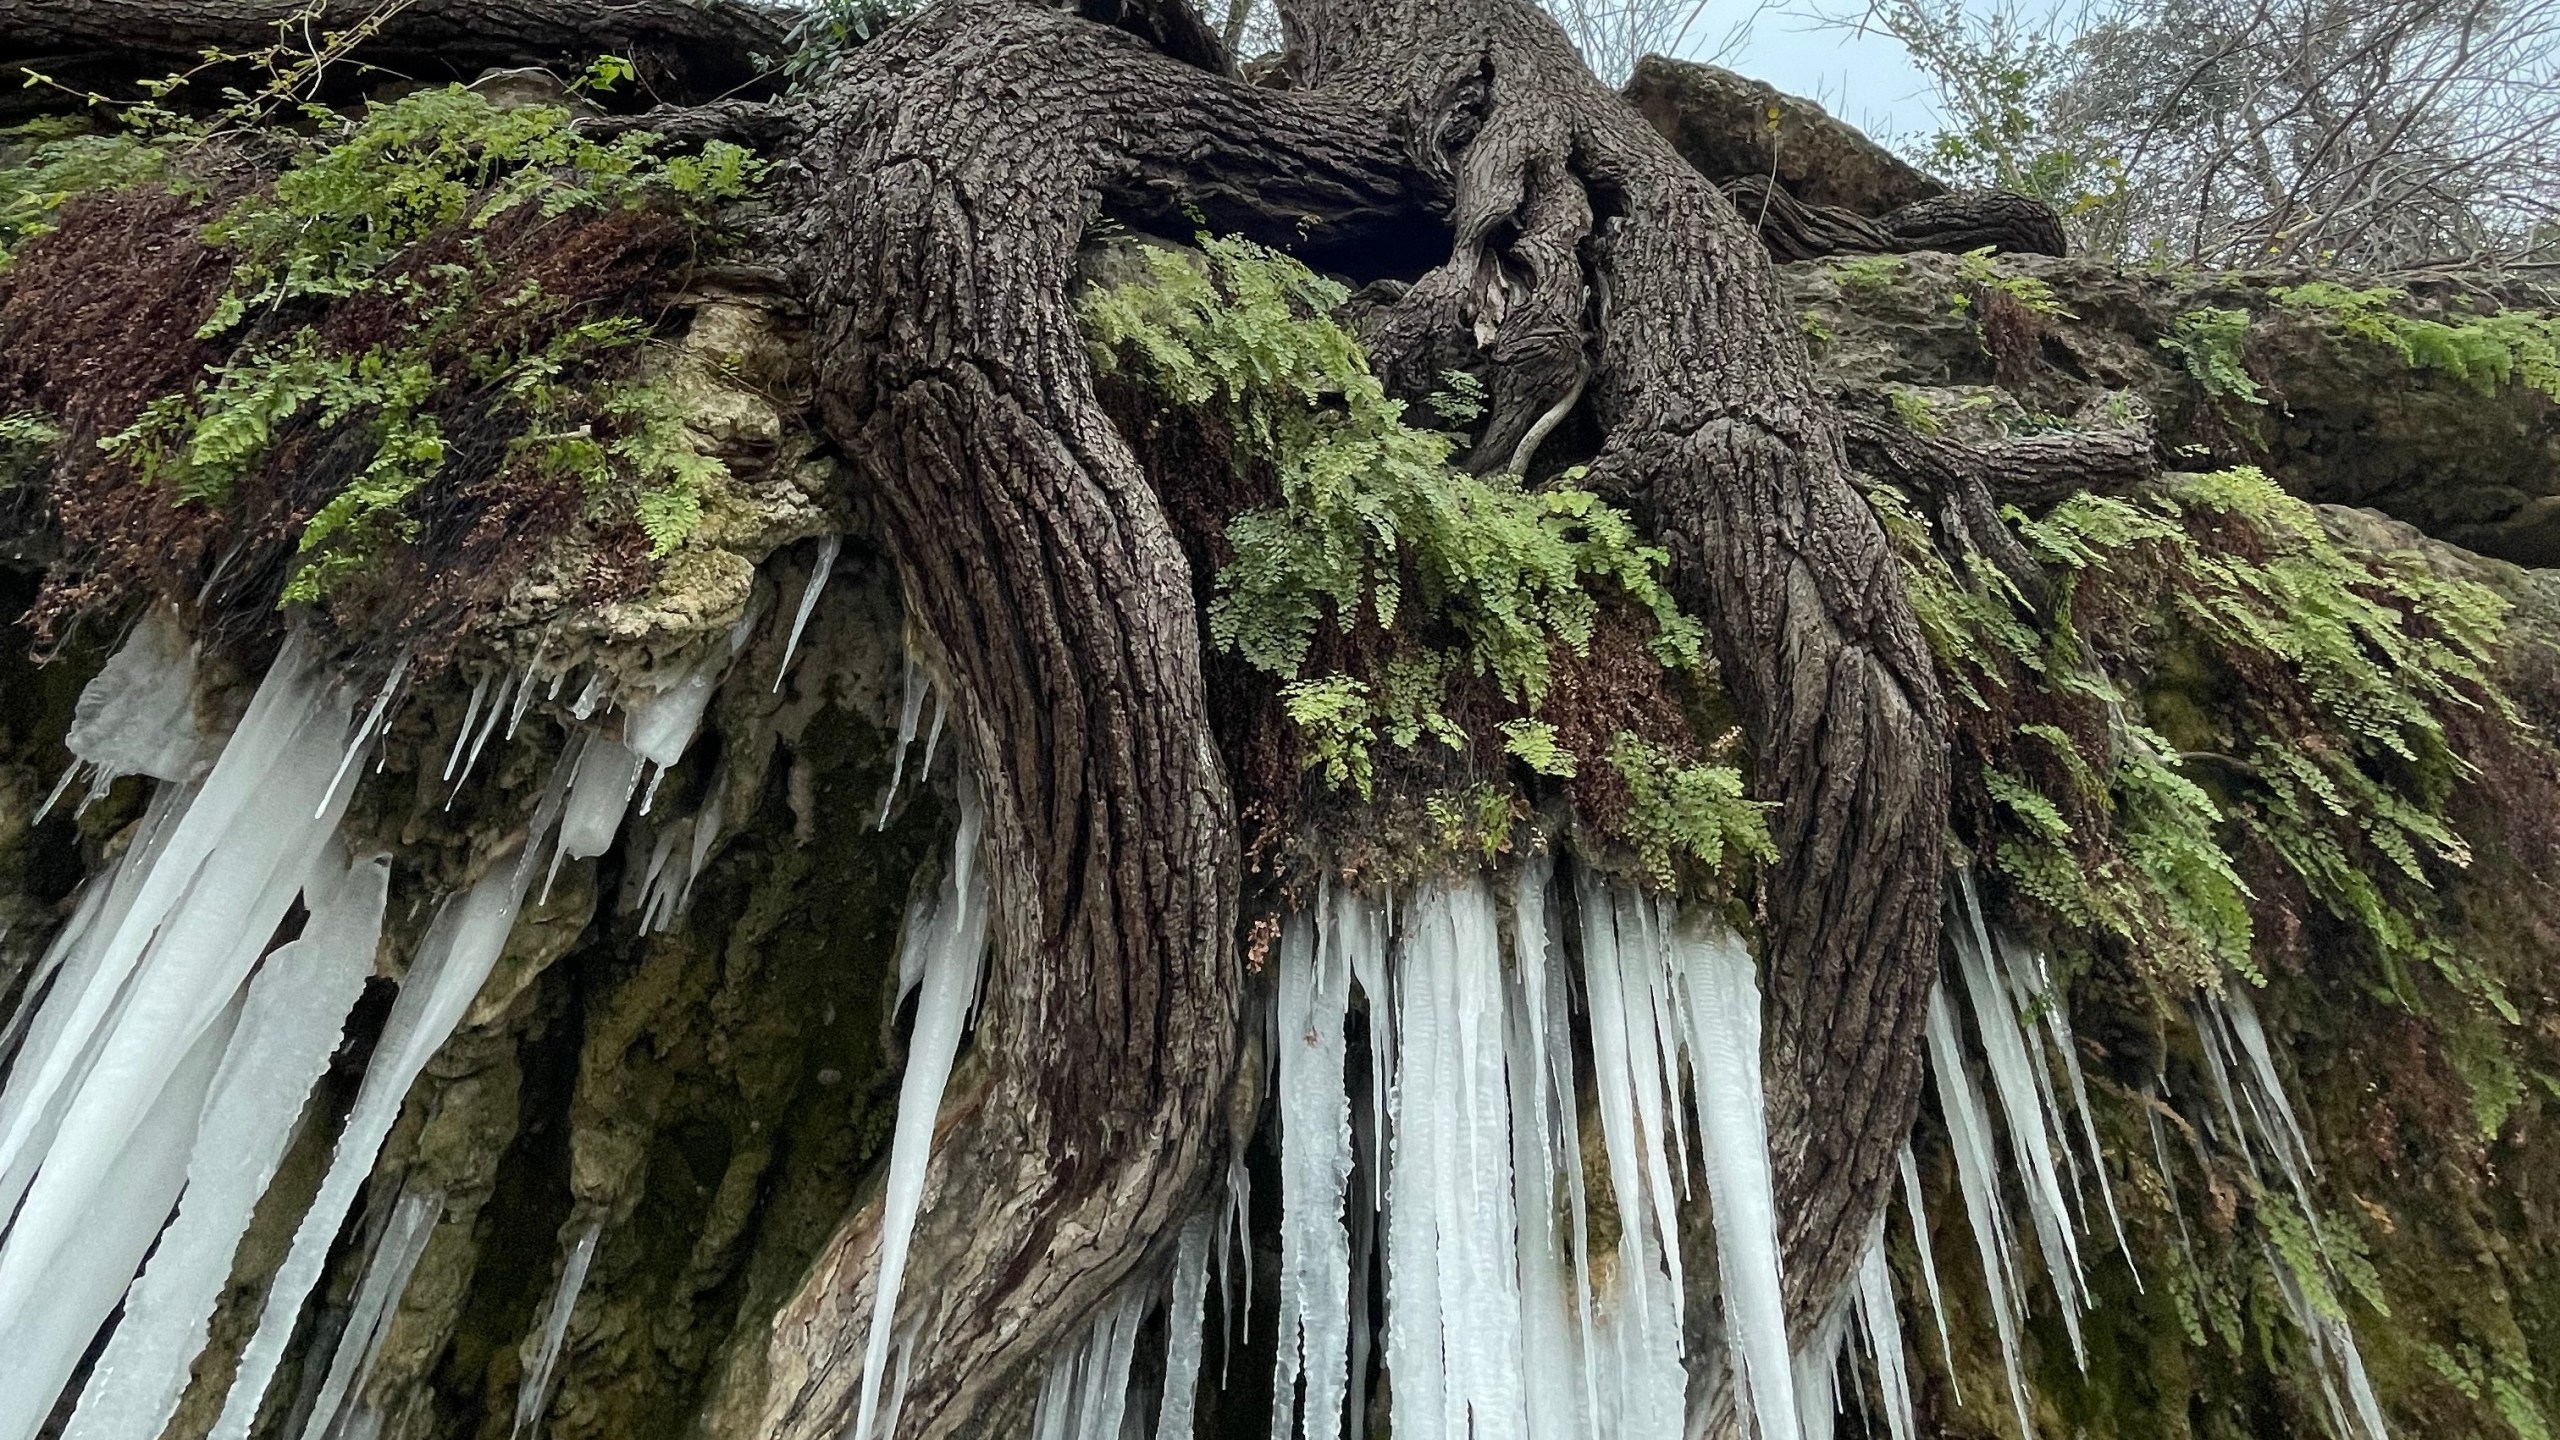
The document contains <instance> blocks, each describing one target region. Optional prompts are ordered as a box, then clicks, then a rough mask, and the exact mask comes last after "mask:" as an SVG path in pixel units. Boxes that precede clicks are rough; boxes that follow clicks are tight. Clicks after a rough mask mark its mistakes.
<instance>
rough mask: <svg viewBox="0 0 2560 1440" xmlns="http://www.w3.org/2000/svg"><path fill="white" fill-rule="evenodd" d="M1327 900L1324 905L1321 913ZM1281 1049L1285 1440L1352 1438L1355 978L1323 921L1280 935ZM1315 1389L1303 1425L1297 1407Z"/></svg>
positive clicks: (1280, 1378)
mask: <svg viewBox="0 0 2560 1440" xmlns="http://www.w3.org/2000/svg"><path fill="white" fill-rule="evenodd" d="M1325 900H1326V897H1323V896H1319V898H1318V900H1317V905H1318V907H1319V909H1321V908H1322V907H1323V906H1324V904H1325ZM1279 951H1280V953H1279V962H1278V975H1277V982H1278V983H1277V1003H1276V1005H1275V1006H1274V1008H1273V1018H1274V1025H1275V1032H1274V1040H1275V1046H1274V1050H1275V1053H1276V1056H1277V1059H1278V1065H1279V1084H1278V1089H1277V1094H1276V1100H1277V1104H1278V1115H1279V1125H1280V1154H1281V1166H1280V1328H1279V1338H1280V1343H1279V1346H1278V1360H1277V1368H1276V1370H1275V1371H1274V1374H1273V1380H1272V1391H1271V1393H1272V1395H1273V1397H1274V1399H1273V1403H1272V1418H1271V1428H1272V1435H1273V1437H1274V1440H1288V1436H1289V1435H1290V1434H1291V1433H1293V1431H1294V1433H1297V1434H1300V1435H1302V1436H1304V1437H1305V1440H1335V1437H1337V1436H1339V1435H1340V1434H1341V1425H1342V1413H1343V1401H1344V1396H1345V1393H1346V1391H1347V1389H1348V1386H1349V1375H1350V1351H1351V1316H1350V1312H1349V1306H1350V1294H1351V1242H1350V1236H1349V1234H1348V1233H1347V1232H1346V1231H1345V1230H1344V1228H1343V1202H1344V1196H1345V1191H1346V1190H1347V1188H1348V1186H1349V1183H1350V1178H1351V1096H1350V1091H1349V1089H1348V1087H1347V1084H1346V1081H1345V1078H1344V1061H1345V1052H1344V1039H1343V1025H1344V1019H1345V1017H1346V1015H1347V1014H1348V1012H1349V1009H1350V1005H1351V967H1350V964H1349V962H1348V957H1347V956H1345V955H1343V954H1342V953H1341V952H1340V950H1339V948H1338V946H1337V944H1336V943H1335V940H1334V935H1333V927H1331V926H1326V927H1324V928H1323V934H1322V938H1319V936H1318V926H1317V923H1316V919H1315V917H1314V916H1313V915H1310V914H1307V913H1304V912H1301V913H1300V914H1297V915H1295V916H1292V917H1291V918H1290V920H1289V922H1288V923H1287V925H1286V926H1285V927H1284V928H1283V929H1282V931H1281V935H1280V947H1279ZM1301 1378H1303V1379H1304V1381H1305V1385H1306V1388H1305V1394H1304V1401H1303V1405H1304V1411H1303V1417H1302V1419H1301V1424H1300V1425H1298V1426H1294V1427H1293V1426H1292V1424H1291V1421H1292V1419H1293V1418H1301V1417H1294V1416H1293V1413H1292V1412H1293V1409H1294V1408H1295V1407H1294V1406H1293V1403H1292V1397H1293V1396H1296V1395H1297V1394H1298V1384H1299V1381H1300V1380H1301Z"/></svg>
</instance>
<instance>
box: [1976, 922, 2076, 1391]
mask: <svg viewBox="0 0 2560 1440" xmlns="http://www.w3.org/2000/svg"><path fill="white" fill-rule="evenodd" d="M1948 931H1949V936H1950V939H1951V940H1952V941H1953V947H1952V948H1953V949H1954V950H1955V955H1956V975H1957V977H1958V979H1959V981H1960V982H1961V984H1962V986H1963V989H1964V993H1965V996H1966V998H1967V999H1968V1000H1970V1001H1971V1002H1972V1009H1973V1021H1974V1032H1975V1034H1977V1035H1978V1036H1979V1037H1980V1038H1981V1040H1982V1057H1983V1062H1984V1068H1985V1069H1987V1070H1988V1071H1989V1072H1990V1075H1991V1089H1992V1093H1993V1094H1994V1095H1996V1096H1997V1097H1998V1098H1999V1101H2000V1113H2001V1118H2003V1119H2005V1120H2006V1121H2008V1130H2009V1154H2010V1158H2011V1159H2013V1160H2015V1161H2016V1162H2017V1166H2018V1170H2019V1174H2020V1178H2021V1180H2022V1182H2023V1189H2024V1190H2025V1193H2026V1197H2027V1218H2028V1219H2029V1221H2030V1222H2032V1223H2033V1225H2034V1226H2035V1232H2036V1250H2037V1252H2038V1253H2039V1254H2041V1255H2042V1256H2043V1257H2044V1268H2045V1274H2046V1276H2047V1277H2049V1278H2050V1279H2051V1280H2052V1282H2053V1292H2054V1295H2055V1297H2056V1298H2057V1299H2059V1300H2060V1301H2061V1304H2060V1306H2059V1309H2060V1310H2061V1312H2062V1324H2063V1329H2064V1331H2065V1332H2066V1333H2067V1334H2068V1335H2069V1336H2070V1337H2071V1354H2072V1358H2073V1359H2075V1360H2077V1361H2078V1362H2079V1364H2080V1368H2081V1369H2083V1370H2086V1369H2087V1368H2088V1367H2089V1357H2088V1352H2087V1349H2086V1348H2085V1347H2084V1346H2083V1344H2082V1343H2081V1339H2080V1312H2081V1309H2082V1308H2083V1304H2084V1302H2083V1300H2082V1298H2081V1293H2080V1242H2079V1237H2078V1236H2077V1235H2076V1234H2075V1233H2074V1229H2073V1225H2072V1220H2071V1216H2070V1214H2069V1213H2068V1212H2067V1210H2066V1208H2065V1206H2066V1203H2067V1202H2066V1201H2065V1200H2064V1199H2063V1189H2062V1177H2061V1174H2060V1172H2059V1170H2058V1168H2057V1167H2056V1165H2055V1163H2054V1151H2055V1146H2054V1144H2053V1135H2054V1130H2055V1124H2054V1122H2055V1121H2056V1120H2057V1119H2058V1118H2059V1117H2057V1116H2055V1115H2054V1113H2053V1111H2054V1108H2055V1107H2054V1106H2053V1105H2052V1104H2051V1102H2050V1090H2049V1082H2048V1086H2047V1087H2040V1086H2039V1085H2038V1083H2037V1081H2038V1077H2040V1076H2043V1075H2044V1067H2043V1065H2042V1064H2041V1063H2040V1062H2039V1060H2038V1059H2037V1058H2036V1057H2035V1056H2034V1055H2032V1054H2030V1053H2029V1051H2028V1047H2027V1041H2028V1038H2029V1037H2028V1034H2027V1032H2026V1030H2025V1029H2024V1027H2023V1025H2022V1024H2021V1022H2020V1020H2019V1017H2018V1011H2017V1006H2016V1003H2015V1001H2014V1000H2013V999H2012V998H2011V996H2010V994H2009V992H2008V990H2007V988H2006V987H2005V986H2004V985H2003V984H2002V982H2001V981H2000V980H1999V979H1998V978H1996V977H1995V976H1994V975H1993V974H1992V970H1991V967H1992V965H1993V964H1994V963H1995V962H1994V960H1993V958H1992V956H1991V954H1990V953H1989V951H1988V949H1987V948H1986V947H1985V945H1984V943H1983V941H1982V940H1981V939H1979V938H1977V936H1976V935H1975V933H1974V932H1973V930H1972V927H1970V926H1967V925H1964V924H1961V923H1958V924H1952V925H1950V926H1948ZM1985 1128H1986V1131H1987V1129H1988V1127H1987V1126H1986V1127H1985ZM1995 1173H1996V1172H1995Z"/></svg>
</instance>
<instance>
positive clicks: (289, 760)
mask: <svg viewBox="0 0 2560 1440" xmlns="http://www.w3.org/2000/svg"><path fill="white" fill-rule="evenodd" d="M345 734H346V710H345V707H344V706H343V704H341V703H340V702H338V701H337V700H336V698H335V697H334V696H333V695H332V694H330V692H329V691H328V689H327V688H326V687H325V686H324V685H321V684H319V683H318V682H317V681H316V679H315V678H314V677H313V676H312V675H311V674H310V668H309V664H308V654H307V650H305V649H304V648H303V647H302V646H301V645H300V643H299V642H298V640H297V641H291V642H288V644H287V646H286V648H285V653H284V654H282V655H280V656H279V657H278V659H277V661H276V664H275V667H274V668H273V669H272V670H271V671H270V672H269V674H268V677H267V680H266V681H265V683H263V684H262V685H261V686H260V687H259V692H258V696H257V697H256V698H255V699H254V700H253V701H252V702H251V705H250V707H249V711H248V713H247V714H246V715H245V716H243V717H242V720H241V724H240V730H239V733H238V734H237V735H236V736H235V737H234V739H233V740H232V742H231V743H230V744H229V745H227V746H226V747H225V748H224V751H223V754H222V756H221V758H220V759H219V761H217V763H216V765H215V767H214V770H213V772H212V773H211V774H210V775H209V776H208V777H207V779H206V782H205V785H204V788H203V789H202V791H200V792H199V793H198V794H197V795H196V796H195V798H194V799H193V800H192V802H190V803H188V804H187V806H186V809H185V814H184V816H183V818H181V819H180V820H179V821H178V822H177V823H176V825H175V826H174V827H173V828H172V829H171V830H169V831H168V832H167V838H166V840H165V841H161V840H159V839H158V838H157V837H156V835H155V837H154V845H155V847H156V848H155V850H154V853H153V854H151V855H150V857H149V858H148V860H147V862H146V863H144V864H143V865H142V867H141V869H140V870H139V872H138V874H137V878H136V881H135V883H134V885H133V887H132V889H131V890H130V891H123V886H122V884H121V877H120V878H119V885H118V886H117V889H118V890H119V891H122V892H123V893H125V894H129V895H130V897H131V898H130V900H129V901H126V900H124V899H122V898H121V897H119V898H118V899H117V900H116V902H115V903H116V906H117V907H118V908H119V909H120V910H121V913H120V914H119V915H118V916H117V918H116V921H115V924H114V926H113V928H112V930H111V931H103V930H102V931H99V932H94V933H93V934H92V935H91V936H89V937H86V938H84V940H83V942H82V943H83V947H84V948H86V947H87V946H88V945H90V944H92V943H94V944H96V945H97V946H98V947H99V948H98V950H97V951H96V953H95V954H94V956H84V957H82V960H81V964H80V970H81V974H80V977H79V978H80V983H78V984H76V985H71V986H62V985H57V986H56V987H55V989H54V991H53V993H52V994H51V995H50V996H48V999H47V1003H46V1009H47V1011H48V1012H49V1013H48V1014H47V1015H46V1016H44V1017H42V1019H41V1026H42V1029H43V1030H44V1032H45V1033H44V1045H43V1047H42V1048H43V1053H42V1054H41V1055H34V1054H31V1055H29V1056H28V1057H26V1060H25V1062H23V1063H22V1064H21V1066H20V1068H19V1072H18V1073H17V1074H15V1075H13V1076H12V1077H11V1084H10V1087H9V1101H8V1109H9V1115H8V1120H7V1125H6V1133H5V1136H0V1212H5V1211H7V1210H8V1209H10V1208H12V1207H15V1209H16V1218H15V1221H14V1222H13V1225H12V1228H11V1229H10V1231H9V1234H8V1238H7V1240H6V1242H5V1244H0V1335H8V1334H12V1333H16V1332H17V1331H18V1330H19V1329H20V1328H22V1327H25V1326H29V1325H39V1326H50V1327H60V1326H68V1325H72V1324H75V1323H76V1322H75V1321H74V1319H73V1318H72V1317H74V1316H77V1315H80V1314H82V1313H83V1308H84V1307H86V1306H88V1305H90V1304H91V1303H92V1300H93V1299H96V1303H97V1310H96V1314H95V1315H94V1316H93V1317H91V1318H90V1320H89V1322H88V1323H89V1325H90V1327H91V1328H92V1329H94V1326H95V1323H96V1321H97V1320H100V1319H103V1318H104V1317H105V1315H106V1313H107V1311H108V1310H110V1309H112V1308H113V1305H114V1301H115V1297H116V1296H117V1295H119V1294H121V1293H122V1292H123V1290H124V1288H125V1286H126V1284H127V1283H128V1282H129V1281H131V1280H132V1278H133V1270H134V1267H135V1266H136V1265H138V1264H139V1262H140V1260H141V1258H142V1254H143V1251H144V1250H145V1249H147V1247H148V1246H149V1243H150V1241H151V1238H152V1237H153V1236H154V1235H155V1234H157V1233H158V1231H159V1229H160V1227H161V1225H162V1223H163V1222H164V1221H165V1220H166V1219H167V1218H168V1213H169V1210H168V1207H169V1204H170V1203H171V1202H172V1201H173V1200H174V1199H175V1198H176V1197H175V1190H174V1188H172V1189H171V1190H170V1191H169V1192H168V1193H166V1194H162V1195H160V1196H159V1198H158V1199H157V1201H156V1202H155V1201H151V1200H149V1199H148V1198H147V1197H148V1196H149V1195H150V1194H151V1193H152V1192H151V1191H150V1190H149V1189H148V1188H147V1187H143V1186H141V1185H140V1184H139V1182H127V1181H122V1180H119V1179H117V1178H116V1177H117V1175H118V1172H119V1171H125V1170H130V1169H131V1168H132V1167H133V1166H134V1165H136V1164H144V1163H147V1164H149V1165H152V1166H165V1167H167V1170H168V1173H169V1174H170V1175H171V1176H172V1177H174V1178H172V1180H171V1182H170V1183H171V1185H172V1186H173V1187H174V1186H175V1184H176V1183H178V1182H179V1181H180V1180H182V1179H183V1177H184V1174H185V1167H186V1163H187V1158H186V1157H187V1153H188V1147H189V1146H190V1144H191V1143H192V1141H193V1139H194V1136H195V1128H196V1121H197V1115H198V1107H199V1106H200V1105H201V1104H202V1101H203V1098H204V1093H205V1087H206V1086H207V1085H208V1084H210V1082H211V1078H212V1072H211V1070H210V1069H209V1068H208V1069H206V1070H205V1071H204V1072H203V1073H201V1074H195V1073H194V1072H192V1071H190V1072H188V1073H189V1074H191V1075H192V1076H193V1078H192V1079H191V1080H189V1082H188V1084H189V1085H191V1086H192V1089H182V1088H179V1087H178V1086H177V1082H176V1079H175V1075H176V1074H177V1072H179V1071H180V1070H181V1069H182V1068H183V1067H184V1066H186V1065H189V1064H192V1060H191V1059H190V1057H191V1056H193V1055H194V1054H195V1053H196V1052H197V1051H198V1050H200V1049H201V1048H202V1047H201V1043H200V1042H201V1041H202V1040H203V1039H204V1037H206V1036H207V1035H209V1034H210V1033H212V1031H213V1030H214V1029H216V1028H217V1027H221V1026H228V1025H229V1024H230V1023H231V1022H232V1019H233V1018H234V1017H235V1016H236V1014H237V1002H238V999H239V996H240V990H241V983H242V981H243V980H244V979H246V978H247V976H248V974H249V971H250V969H251V968H252V967H253V966H254V965H255V964H256V962H257V960H258V957H259V954H260V952H261V951H263V950H264V949H265V947H266V944H267V941H268V940H269V939H270V938H271V937H272V936H273V934H274V932H275V927H276V925H277V924H278V922H279V921H281V920H282V919H283V917H284V914H285V912H286V910H287V908H288V907H289V906H290V905H291V904H292V901H293V898H294V895H295V894H296V893H297V892H298V891H299V890H300V889H301V888H302V884H303V882H304V881H305V880H306V879H308V878H310V877H311V875H312V867H313V862H314V860H315V859H316V857H317V856H318V854H319V852H320V849H321V846H322V845H323V844H324V843H325V842H326V840H327V838H328V836H329V833H330V831H331V830H332V829H333V828H334V827H335V821H336V815H335V813H334V810H330V811H326V812H325V813H324V815H323V817H322V818H321V819H319V820H313V819H312V818H310V815H311V807H312V805H313V803H314V801H315V800H317V799H318V798H319V796H320V794H321V792H322V789H323V786H324V782H325V779H326V777H327V776H328V774H329V765H330V762H331V760H332V759H334V758H335V755H336V747H337V746H338V745H339V744H340V743H341V742H342V741H343V740H344V737H345ZM56 1017H59V1018H58V1019H57V1018H56ZM220 1054H221V1052H220V1049H219V1048H218V1046H217V1048H216V1049H215V1050H214V1052H213V1054H212V1056H211V1057H210V1058H209V1059H208V1061H207V1064H208V1065H210V1064H211V1063H213V1062H214V1061H218V1060H219V1058H220ZM21 1082H23V1083H21ZM172 1107H175V1108H176V1110H177V1111H178V1112H179V1113H177V1115H176V1116H175V1117H174V1118H161V1117H162V1116H163V1112H167V1111H169V1110H170V1109H171V1108H172ZM149 1127H156V1128H155V1129H154V1133H155V1134H157V1135H158V1136H159V1137H160V1138H159V1139H158V1140H157V1141H156V1142H155V1143H156V1144H157V1145H161V1146H166V1147H171V1150H170V1153H168V1154H166V1155H165V1156H164V1155H160V1154H155V1155H153V1156H152V1157H150V1159H149V1160H148V1161H147V1162H145V1161H138V1160H136V1159H135V1158H134V1156H133V1151H134V1149H135V1147H137V1146H139V1145H140V1144H141V1139H140V1135H141V1132H142V1131H143V1130H144V1129H145V1128H149ZM152 1173H153V1174H154V1175H155V1176H156V1175H158V1174H159V1173H161V1172H160V1171H159V1170H158V1169H155V1170H153V1172H152ZM128 1242H130V1243H131V1251H130V1253H127V1245H128ZM110 1256H122V1257H123V1258H122V1261H121V1263H122V1264H123V1265H124V1267H125V1268H124V1269H123V1270H122V1272H121V1273H118V1274H112V1275H110V1274H107V1273H106V1268H107V1261H106V1260H105V1259H104V1258H103V1257H110ZM74 1272H76V1273H77V1274H78V1275H79V1276H80V1277H82V1278H81V1280H80V1282H79V1284H80V1286H84V1287H85V1286H88V1285H92V1284H103V1285H104V1286H105V1287H106V1288H105V1290H104V1292H103V1296H102V1298H99V1297H93V1296H92V1295H91V1294H90V1293H89V1292H88V1291H87V1290H86V1289H80V1288H77V1287H72V1286H71V1285H70V1284H69V1282H68V1281H66V1279H65V1278H64V1277H65V1276H66V1275H68V1274H71V1273H74ZM75 1290H76V1294H75ZM87 1339H88V1335H87V1333H85V1332H84V1333H83V1334H82V1335H81V1336H80V1337H78V1342H79V1348H85V1346H86V1342H87ZM0 1353H9V1354H12V1355H13V1360H14V1357H15V1352H14V1351H12V1350H10V1349H9V1348H7V1347H6V1346H0ZM31 1353H32V1352H31ZM78 1357H79V1349H78V1348H75V1349H74V1350H73V1351H72V1353H71V1356H70V1361H76V1360H77V1359H78ZM68 1364H69V1361H66V1362H65V1369H64V1371H63V1372H62V1373H59V1374H51V1373H49V1372H47V1371H45V1370H42V1369H39V1368H35V1367H34V1366H33V1365H32V1363H31V1364H30V1366H29V1367H28V1368H26V1369H24V1370H23V1371H21V1372H20V1373H21V1375H22V1377H29V1378H28V1379H27V1385H26V1388H38V1387H40V1386H41V1385H42V1384H44V1383H48V1382H49V1383H50V1384H51V1385H52V1386H54V1387H56V1388H58V1387H59V1386H60V1385H61V1384H62V1382H63V1380H64V1379H65V1378H67V1375H68ZM34 1377H42V1378H34ZM51 1398H52V1397H51V1395H50V1394H48V1395H46V1396H44V1397H42V1399H43V1400H44V1402H45V1403H46V1404H47V1405H49V1404H50V1402H51ZM30 1403H33V1402H30ZM30 1423H32V1422H30ZM15 1434H16V1432H14V1431H13V1430H12V1429H11V1428H10V1427H9V1426H7V1425H0V1440H15Z"/></svg>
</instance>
